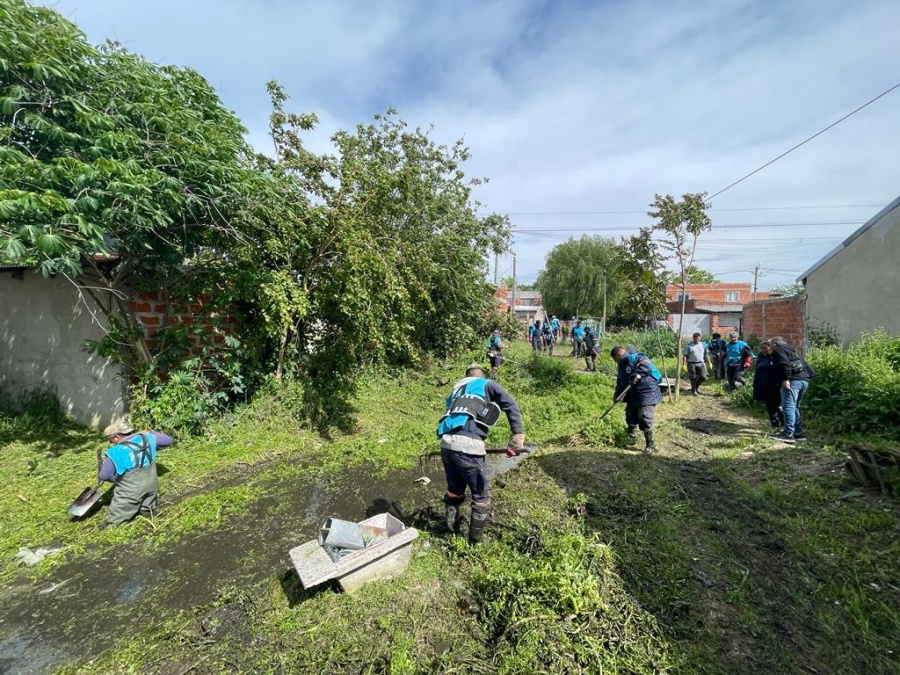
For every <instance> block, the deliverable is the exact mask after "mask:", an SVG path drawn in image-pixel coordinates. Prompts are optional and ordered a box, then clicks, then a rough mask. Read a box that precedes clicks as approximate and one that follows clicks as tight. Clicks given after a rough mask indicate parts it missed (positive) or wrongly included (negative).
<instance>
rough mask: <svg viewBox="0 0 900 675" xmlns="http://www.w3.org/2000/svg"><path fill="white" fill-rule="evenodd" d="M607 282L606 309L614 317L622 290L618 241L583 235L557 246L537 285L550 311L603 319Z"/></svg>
mask: <svg viewBox="0 0 900 675" xmlns="http://www.w3.org/2000/svg"><path fill="white" fill-rule="evenodd" d="M604 279H605V283H606V309H607V313H608V314H612V313H613V312H614V311H615V309H616V307H617V305H618V301H619V297H620V288H621V283H620V274H619V268H618V264H617V257H616V245H615V241H613V240H612V239H604V238H603V237H599V236H594V237H587V236H583V237H582V238H581V239H569V240H568V241H566V242H563V243H562V244H558V245H557V246H554V247H553V250H551V251H550V253H548V254H547V260H546V262H545V263H544V269H542V270H541V272H540V273H539V274H538V278H537V284H536V286H537V289H538V290H539V291H540V292H541V299H542V302H543V305H544V307H545V308H546V309H547V311H549V312H552V313H554V314H557V315H559V316H576V315H582V314H584V315H589V316H600V315H601V314H602V312H603V286H604Z"/></svg>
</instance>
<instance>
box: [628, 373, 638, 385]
mask: <svg viewBox="0 0 900 675" xmlns="http://www.w3.org/2000/svg"><path fill="white" fill-rule="evenodd" d="M640 381H641V374H640V373H635V374H634V375H632V376H631V378H630V379H629V380H628V384H630V385H631V386H634V385H636V384H637V383H638V382H640Z"/></svg>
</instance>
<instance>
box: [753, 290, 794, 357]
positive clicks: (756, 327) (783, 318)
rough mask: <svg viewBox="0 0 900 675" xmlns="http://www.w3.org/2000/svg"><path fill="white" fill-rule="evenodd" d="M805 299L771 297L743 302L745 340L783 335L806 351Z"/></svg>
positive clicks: (791, 343)
mask: <svg viewBox="0 0 900 675" xmlns="http://www.w3.org/2000/svg"><path fill="white" fill-rule="evenodd" d="M805 317H806V301H805V299H804V298H796V297H795V298H772V299H771V300H762V301H758V302H751V303H749V304H746V305H744V316H743V319H742V324H743V325H742V328H743V333H744V339H745V340H746V339H748V338H750V337H755V338H757V339H759V340H764V339H766V338H770V337H775V336H776V335H780V336H781V337H783V338H784V339H785V340H786V341H787V343H788V344H789V345H790V346H791V347H794V348H795V349H797V350H798V351H801V352H802V351H803V350H804V348H805V346H806V338H805V336H806V321H805Z"/></svg>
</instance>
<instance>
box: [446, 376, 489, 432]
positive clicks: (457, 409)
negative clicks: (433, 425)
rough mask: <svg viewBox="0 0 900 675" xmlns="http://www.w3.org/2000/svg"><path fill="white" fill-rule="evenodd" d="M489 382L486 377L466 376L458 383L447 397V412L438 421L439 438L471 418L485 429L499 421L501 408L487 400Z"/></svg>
mask: <svg viewBox="0 0 900 675" xmlns="http://www.w3.org/2000/svg"><path fill="white" fill-rule="evenodd" d="M488 382H489V380H488V379H486V378H484V377H466V378H464V379H462V380H460V381H459V382H457V383H456V385H455V388H454V390H453V393H452V394H450V396H448V397H447V412H445V413H444V416H443V417H441V419H440V421H439V422H438V427H437V436H438V438H440V437H441V436H443V435H444V434H452V433H453V432H454V431H456V430H457V429H462V428H463V427H464V426H465V425H466V423H467V422H468V421H469V420H474V421H475V424H477V425H478V426H480V427H483V428H485V429H488V428H490V427H492V426H493V425H494V424H495V423H496V422H497V420H498V419H499V417H500V408H499V407H498V406H497V404H496V403H489V402H488V400H487V393H486V392H485V387H486V386H487V383H488Z"/></svg>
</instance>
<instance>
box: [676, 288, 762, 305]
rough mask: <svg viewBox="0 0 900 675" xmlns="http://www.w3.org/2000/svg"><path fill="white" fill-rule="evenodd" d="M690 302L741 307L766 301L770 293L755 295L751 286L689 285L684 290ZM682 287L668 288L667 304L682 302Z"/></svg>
mask: <svg viewBox="0 0 900 675" xmlns="http://www.w3.org/2000/svg"><path fill="white" fill-rule="evenodd" d="M684 293H685V294H687V299H688V300H697V301H702V302H710V303H716V304H720V303H737V304H740V305H743V304H746V303H748V302H752V301H754V300H765V299H766V298H768V297H770V296H771V293H769V291H757V292H756V294H755V295H754V293H753V287H752V286H751V285H750V284H687V285H685V288H684ZM681 296H682V290H681V286H679V285H676V284H669V285H668V286H667V287H666V302H667V303H668V302H670V301H675V300H681Z"/></svg>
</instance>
